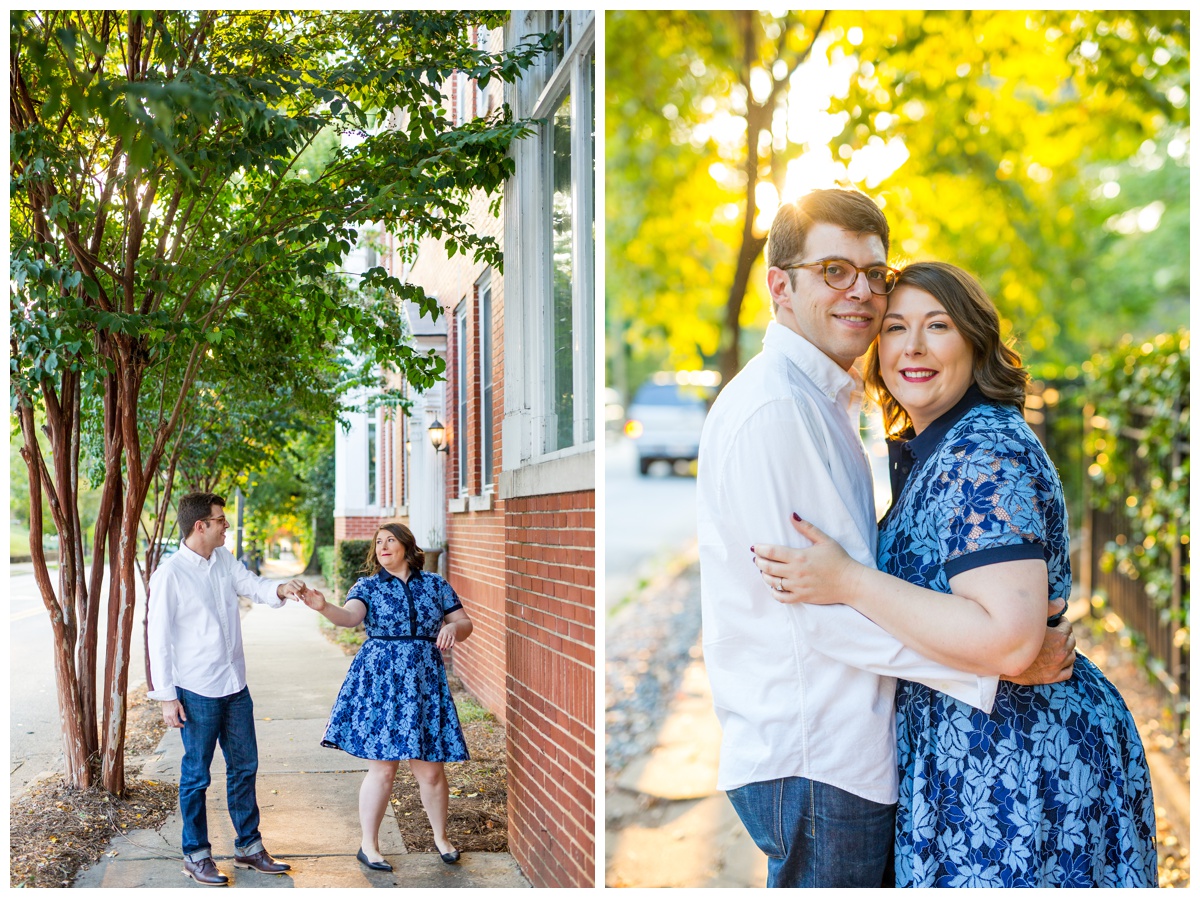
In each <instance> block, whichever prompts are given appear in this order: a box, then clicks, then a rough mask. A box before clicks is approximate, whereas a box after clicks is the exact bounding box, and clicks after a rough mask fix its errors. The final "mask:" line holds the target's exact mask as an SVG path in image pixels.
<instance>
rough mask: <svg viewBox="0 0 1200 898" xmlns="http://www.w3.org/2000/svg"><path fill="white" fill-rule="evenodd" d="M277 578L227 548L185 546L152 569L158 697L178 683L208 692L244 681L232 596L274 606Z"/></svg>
mask: <svg viewBox="0 0 1200 898" xmlns="http://www.w3.org/2000/svg"><path fill="white" fill-rule="evenodd" d="M281 582H283V581H280V580H267V579H265V578H263V577H258V576H255V575H254V574H252V573H250V572H249V571H248V570H246V566H245V565H244V564H242V563H241V562H240V561H238V560H237V559H236V558H234V557H233V553H231V552H230V551H229V550H228V549H226V548H224V547H219V548H216V549H214V550H213V553H212V556H211V557H209V558H204V557H203V556H201V555H199V554H197V553H196V552H193V551H192V550H191V549H189V548H188V547H187V546H186V545H181V546H180V547H179V551H178V552H176V553H175V554H174V555H172V556H170V557H169V558H167V559H166V560H165V561H163V562H162V563H161V564H160V565H159V566H158V568H157V569H156V570H155V571H154V573H153V574H151V575H150V595H149V599H148V601H149V602H150V621H149V625H148V626H149V642H150V646H149V650H150V677H151V679H152V680H153V681H154V689H153V691H151V692H148V693H146V694H147V695H148V696H149V697H150V698H152V699H155V700H156V701H160V702H166V701H173V700H175V699H177V698H179V693H178V692H176V689H177V688H178V687H182V688H184V689H186V690H188V692H195V693H197V694H198V695H203V696H206V697H208V698H220V697H222V696H226V695H234V694H235V693H238V692H241V691H242V690H243V689H244V688H245V687H246V655H245V652H244V651H243V650H242V621H241V615H240V614H239V612H238V596H239V595H242V596H247V597H249V598H251V599H253V600H254V601H255V602H260V603H262V604H264V605H270V606H271V607H272V608H278V607H280V606H281V605H283V604H284V602H285V601H286V600H285V599H281V598H279V597H278V596H277V595H276V590H277V589H278V587H279V584H280V583H281Z"/></svg>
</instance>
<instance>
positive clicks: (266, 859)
mask: <svg viewBox="0 0 1200 898" xmlns="http://www.w3.org/2000/svg"><path fill="white" fill-rule="evenodd" d="M233 865H234V866H235V867H241V868H242V869H243V870H257V871H258V872H259V873H286V872H287V871H288V870H290V869H292V866H291V864H281V863H280V862H279V861H277V860H275V858H273V857H271V855H269V854H267V849H265V848H264V849H263V850H262V851H260V852H258V853H257V854H248V855H246V856H245V857H235V858H234V859H233Z"/></svg>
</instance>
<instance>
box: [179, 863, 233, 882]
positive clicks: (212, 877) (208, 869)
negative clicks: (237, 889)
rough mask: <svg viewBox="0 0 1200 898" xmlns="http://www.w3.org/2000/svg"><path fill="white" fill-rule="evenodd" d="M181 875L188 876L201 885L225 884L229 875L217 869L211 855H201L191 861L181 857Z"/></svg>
mask: <svg viewBox="0 0 1200 898" xmlns="http://www.w3.org/2000/svg"><path fill="white" fill-rule="evenodd" d="M183 875H184V876H190V877H191V878H192V879H194V880H195V881H196V882H198V883H200V885H202V886H227V885H229V877H228V876H225V875H224V874H223V873H222V872H221V871H220V870H218V869H217V864H216V862H215V861H214V860H213V859H212V858H211V857H202V858H200V860H198V861H195V862H192V861H189V860H188V859H187V858H186V857H185V858H184V859H183Z"/></svg>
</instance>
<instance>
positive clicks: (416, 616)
mask: <svg viewBox="0 0 1200 898" xmlns="http://www.w3.org/2000/svg"><path fill="white" fill-rule="evenodd" d="M352 599H357V600H358V601H360V602H362V603H363V604H364V605H366V606H367V616H366V617H365V618H364V623H365V624H366V630H367V635H368V636H369V637H370V638H369V639H368V640H367V641H366V642H365V643H363V646H362V648H361V649H359V652H358V654H357V655H355V656H354V661H353V662H352V663H351V665H350V670H349V671H348V672H347V673H346V679H345V681H344V682H343V683H342V688H341V691H340V692H338V697H337V699H336V701H334V703H333V710H332V711H331V712H330V713H329V726H328V727H326V729H325V738H324V739H322V740H321V744H322V745H324V746H325V747H327V748H340V749H342V751H345V752H348V753H349V754H352V755H354V756H355V757H356V758H366V759H369V760H373V761H401V760H405V759H408V758H417V759H419V760H422V761H465V760H467V759H468V757H469V755H468V754H467V744H466V742H465V741H464V740H463V734H462V727H460V726H459V723H458V712H457V711H456V710H455V707H454V699H453V698H451V697H450V687H449V685H448V684H447V682H446V668H445V666H444V665H443V664H442V653H441V650H439V649H438V647H437V645H436V644H435V643H436V640H437V634H438V631H439V630H441V628H442V619H443V618H444V617H445V616H446V615H447V614H449V613H450V612H452V611H457V610H459V609H460V608H462V603H461V602H459V600H458V596H457V595H455V593H454V590H453V589H452V588H451V586H450V584H449V583H447V582H446V581H445V580H443V579H442V578H441V577H439V576H438V575H437V574H431V573H428V572H425V571H413V572H412V573H411V574H410V575H409V578H408V582H407V583H406V582H404V581H403V580H401V579H400V578H399V577H395V576H393V575H391V574H389V573H388V572H387V571H386V570H381V571H380V572H379V573H378V574H375V575H373V576H370V577H363V578H362V579H360V580H359V581H358V582H357V583H355V584H354V586H352V587H351V588H350V592H349V593H347V595H346V601H347V602H349V601H351V600H352Z"/></svg>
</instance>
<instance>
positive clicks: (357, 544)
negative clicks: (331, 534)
mask: <svg viewBox="0 0 1200 898" xmlns="http://www.w3.org/2000/svg"><path fill="white" fill-rule="evenodd" d="M333 549H334V563H333V580H332V581H331V582H330V585H332V586H333V590H334V596H335V597H336V598H337V601H338V603H339V604H342V603H344V602H345V601H346V593H348V592H349V591H350V587H351V586H353V585H354V582H355V581H356V580H357V579H358V578H359V577H361V576H362V575H363V566H364V565H365V564H366V562H367V555H368V553H369V552H370V551H371V540H369V539H344V540H342V541H341V542H338V543H336V544H335V545H334V547H333ZM326 580H327V581H328V580H329V578H328V577H326Z"/></svg>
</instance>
